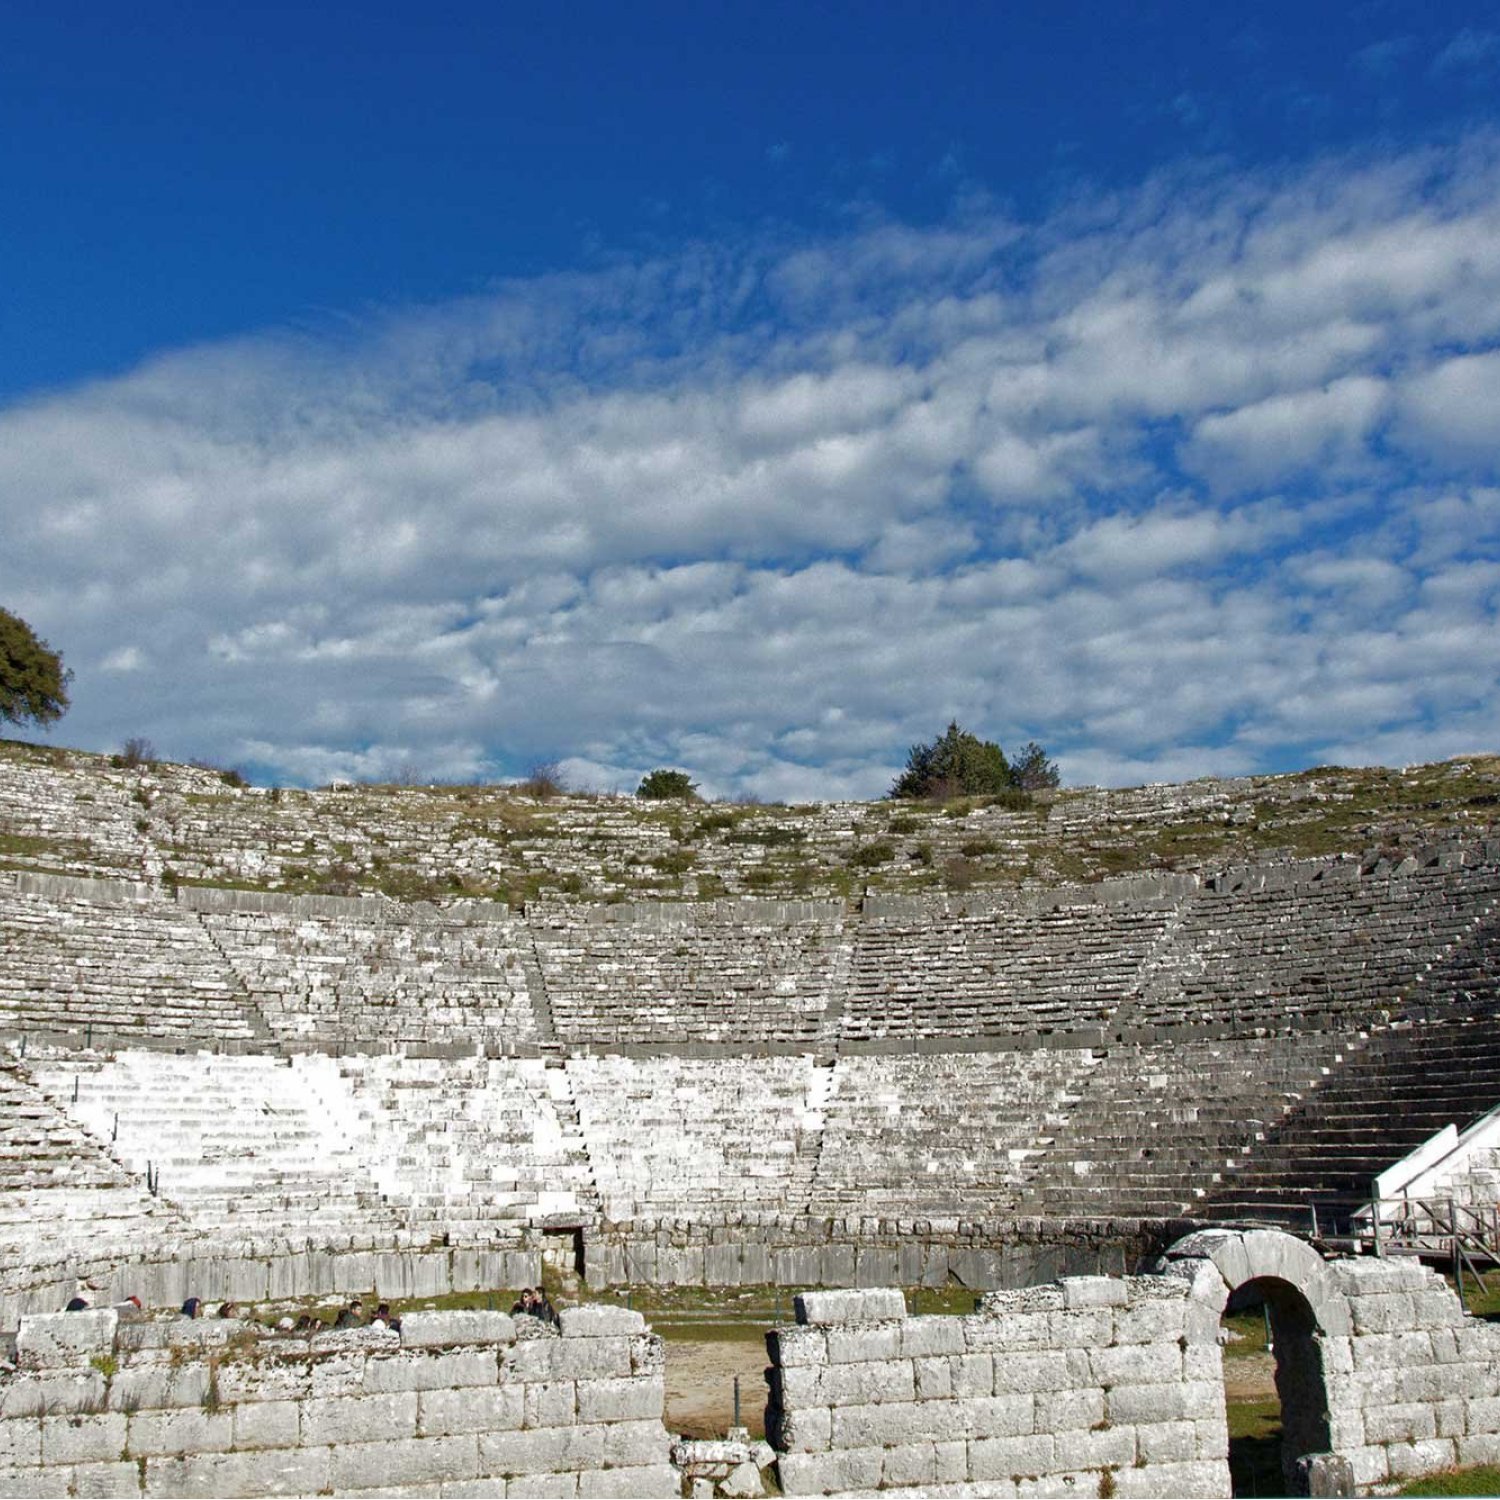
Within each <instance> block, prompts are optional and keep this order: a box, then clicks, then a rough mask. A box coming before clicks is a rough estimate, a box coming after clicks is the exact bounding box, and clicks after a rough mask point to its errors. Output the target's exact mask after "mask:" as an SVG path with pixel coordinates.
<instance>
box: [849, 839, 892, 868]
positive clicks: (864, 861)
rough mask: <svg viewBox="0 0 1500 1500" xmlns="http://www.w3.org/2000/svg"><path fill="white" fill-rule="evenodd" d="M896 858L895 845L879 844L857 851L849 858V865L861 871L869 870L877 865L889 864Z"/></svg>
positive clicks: (868, 845)
mask: <svg viewBox="0 0 1500 1500" xmlns="http://www.w3.org/2000/svg"><path fill="white" fill-rule="evenodd" d="M895 857H896V848H895V845H894V844H887V843H884V842H882V843H878V844H866V845H865V846H864V847H863V848H862V849H856V850H855V851H854V852H853V853H852V854H851V855H850V856H849V863H850V864H851V865H854V866H856V867H857V868H859V869H863V870H869V869H873V868H874V867H875V866H876V865H885V864H889V863H890V862H891V861H892V860H893V859H895Z"/></svg>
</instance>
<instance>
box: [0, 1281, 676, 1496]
mask: <svg viewBox="0 0 1500 1500" xmlns="http://www.w3.org/2000/svg"><path fill="white" fill-rule="evenodd" d="M561 1322H562V1327H561V1332H560V1333H559V1332H556V1331H554V1330H551V1329H548V1328H546V1327H544V1326H543V1325H542V1324H540V1323H538V1322H536V1321H535V1320H533V1319H529V1318H522V1319H516V1320H512V1319H511V1318H510V1317H508V1316H507V1315H505V1314H503V1313H485V1312H453V1313H435V1312H434V1313H412V1314H409V1315H408V1316H407V1317H406V1319H405V1320H404V1321H403V1324H402V1328H401V1331H400V1333H399V1334H398V1333H395V1332H393V1331H390V1330H387V1329H376V1328H360V1329H350V1330H345V1331H343V1332H328V1333H323V1334H319V1335H317V1336H315V1337H313V1338H311V1339H304V1338H299V1337H294V1336H291V1335H270V1334H264V1333H260V1332H257V1330H255V1329H254V1328H252V1327H250V1326H249V1325H245V1324H240V1323H238V1322H237V1321H236V1320H232V1319H231V1320H226V1321H218V1320H215V1321H210V1322H190V1321H188V1320H186V1319H183V1320H178V1321H170V1322H166V1323H157V1322H149V1323H138V1324H130V1323H125V1324H122V1323H120V1322H119V1321H118V1319H117V1315H116V1313H115V1311H114V1310H113V1309H102V1310H99V1311H93V1312H86V1313H60V1314H50V1315H47V1316H43V1317H35V1318H26V1319H23V1320H22V1322H21V1326H20V1330H19V1333H18V1334H17V1335H16V1337H15V1367H14V1368H13V1369H11V1370H10V1371H8V1372H7V1373H5V1374H3V1375H0V1494H5V1495H20V1494H26V1495H121V1496H176V1495H245V1496H258V1495H282V1494H298V1495H316V1494H334V1493H336V1494H340V1495H350V1496H359V1495H388V1496H406V1495H424V1496H430V1495H436V1494H444V1495H481V1494H483V1495H567V1496H574V1495H578V1496H634V1495H647V1496H656V1495H670V1494H676V1493H677V1492H678V1489H679V1480H678V1477H677V1473H676V1471H675V1470H674V1469H672V1468H671V1467H670V1464H669V1461H668V1458H669V1449H668V1438H667V1432H666V1428H665V1427H664V1426H663V1425H662V1403H663V1399H664V1398H663V1377H662V1346H661V1340H660V1339H658V1338H657V1337H656V1336H655V1335H653V1334H651V1333H649V1332H647V1331H646V1328H645V1323H644V1321H643V1319H642V1318H641V1316H640V1314H639V1313H634V1312H630V1311H628V1310H626V1309H624V1308H612V1307H601V1306H593V1307H577V1308H569V1309H567V1310H565V1311H564V1312H563V1313H562V1317H561Z"/></svg>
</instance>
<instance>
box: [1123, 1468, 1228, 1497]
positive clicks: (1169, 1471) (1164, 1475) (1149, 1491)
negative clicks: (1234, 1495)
mask: <svg viewBox="0 0 1500 1500" xmlns="http://www.w3.org/2000/svg"><path fill="white" fill-rule="evenodd" d="M1114 1479H1115V1494H1116V1495H1119V1496H1121V1497H1122V1500H1157V1497H1158V1496H1161V1495H1196V1496H1199V1497H1201V1500H1229V1493H1230V1491H1229V1465H1228V1463H1226V1462H1224V1461H1222V1460H1219V1459H1199V1460H1198V1461H1197V1462H1195V1463H1183V1464H1147V1465H1146V1466H1145V1467H1144V1468H1140V1469H1137V1468H1129V1469H1119V1470H1117V1471H1116V1472H1115V1476H1114Z"/></svg>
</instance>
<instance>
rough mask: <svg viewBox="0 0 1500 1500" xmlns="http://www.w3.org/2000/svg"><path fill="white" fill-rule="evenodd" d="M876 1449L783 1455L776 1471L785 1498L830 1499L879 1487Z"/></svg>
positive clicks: (878, 1451)
mask: <svg viewBox="0 0 1500 1500" xmlns="http://www.w3.org/2000/svg"><path fill="white" fill-rule="evenodd" d="M883 1466H884V1454H883V1452H882V1451H881V1449H880V1448H849V1449H844V1450H842V1451H840V1452H836V1453H786V1454H783V1455H782V1458H781V1461H780V1463H779V1464H777V1469H778V1470H779V1471H780V1474H781V1489H782V1493H783V1494H787V1495H832V1494H838V1493H839V1492H840V1491H842V1490H873V1489H875V1488H876V1487H877V1486H878V1485H879V1484H880V1473H881V1469H882V1467H883Z"/></svg>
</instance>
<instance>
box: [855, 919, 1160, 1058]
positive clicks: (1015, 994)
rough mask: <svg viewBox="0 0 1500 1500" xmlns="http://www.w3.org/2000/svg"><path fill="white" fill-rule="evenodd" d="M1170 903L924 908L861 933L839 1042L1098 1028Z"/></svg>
mask: <svg viewBox="0 0 1500 1500" xmlns="http://www.w3.org/2000/svg"><path fill="white" fill-rule="evenodd" d="M1175 913H1176V907H1175V905H1174V904H1173V903H1171V902H1164V901H1158V902H1148V903H1140V904H1136V905H1119V906H1114V905H1106V904H1103V903H1095V902H1084V901H1080V902H1078V903H1077V904H1063V905H1059V906H1056V907H1053V908H1051V909H1049V910H1044V911H1040V912H1027V911H1023V910H1020V909H1015V908H1013V909H1010V910H1006V909H1001V910H998V911H994V912H987V913H984V914H982V915H977V916H968V915H946V914H941V913H937V912H934V913H931V914H928V915H925V916H912V917H907V918H901V919H886V920H877V921H873V922H869V923H867V924H866V925H865V926H864V928H863V929H862V930H861V931H860V933H859V938H858V942H857V944H856V947H855V954H854V964H853V969H852V972H851V975H850V984H849V996H848V1000H847V1001H846V1003H845V1007H844V1016H843V1024H842V1039H843V1040H844V1041H853V1042H858V1041H869V1040H880V1039H883V1038H898V1039H905V1038H911V1037H968V1036H989V1037H999V1036H1052V1035H1065V1034H1066V1033H1068V1032H1072V1031H1076V1030H1079V1029H1081V1028H1087V1027H1101V1026H1103V1025H1105V1024H1106V1023H1107V1022H1108V1021H1109V1019H1110V1018H1111V1016H1113V1014H1114V1013H1115V1011H1116V1010H1117V1009H1118V1008H1119V1007H1120V1006H1121V1005H1122V1004H1123V1003H1125V1002H1126V1001H1127V1000H1129V999H1131V998H1132V997H1133V996H1134V995H1135V994H1136V993H1137V991H1138V987H1139V984H1140V976H1141V970H1142V966H1143V965H1144V964H1145V962H1146V961H1147V959H1148V957H1149V956H1150V955H1151V953H1152V952H1153V950H1154V948H1155V946H1156V945H1157V944H1158V943H1159V942H1160V941H1161V940H1162V938H1163V936H1164V935H1165V934H1166V933H1167V931H1168V930H1169V928H1170V925H1171V923H1172V921H1173V919H1174V916H1175Z"/></svg>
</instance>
